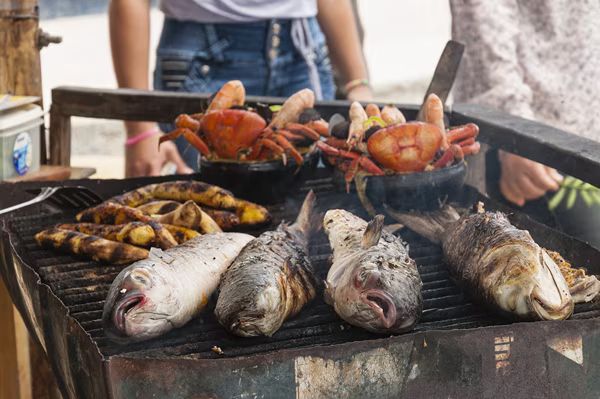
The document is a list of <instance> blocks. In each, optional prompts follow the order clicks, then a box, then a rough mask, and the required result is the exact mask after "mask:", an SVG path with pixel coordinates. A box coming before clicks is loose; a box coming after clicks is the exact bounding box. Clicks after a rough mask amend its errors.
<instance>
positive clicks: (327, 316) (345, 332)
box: [10, 179, 600, 358]
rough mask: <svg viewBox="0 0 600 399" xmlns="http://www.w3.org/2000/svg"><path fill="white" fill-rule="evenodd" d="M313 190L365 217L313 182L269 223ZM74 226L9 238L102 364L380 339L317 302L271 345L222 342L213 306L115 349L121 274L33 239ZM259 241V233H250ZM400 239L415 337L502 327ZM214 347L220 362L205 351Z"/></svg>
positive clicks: (424, 254) (322, 253) (320, 265)
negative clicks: (412, 271) (107, 314)
mask: <svg viewBox="0 0 600 399" xmlns="http://www.w3.org/2000/svg"><path fill="white" fill-rule="evenodd" d="M310 188H312V189H314V190H315V192H316V194H317V200H318V203H319V206H320V208H322V209H323V210H325V207H327V209H330V208H334V207H340V208H344V209H348V210H350V211H352V212H354V213H356V214H358V215H360V216H362V217H366V215H365V214H364V213H363V211H362V209H361V207H360V205H359V204H358V203H357V202H356V200H355V198H354V197H353V196H350V195H346V194H340V193H338V192H335V191H334V190H333V187H332V185H331V183H330V181H329V180H328V179H321V180H313V181H309V182H307V184H306V185H305V186H304V187H303V188H302V189H301V190H300V193H298V195H296V196H293V197H291V198H289V199H288V201H287V202H286V204H285V206H279V207H271V209H270V210H271V212H272V214H273V216H274V220H275V221H276V222H279V221H280V220H283V219H285V220H293V219H294V218H295V216H296V212H297V210H298V208H299V205H300V203H301V201H302V198H303V196H304V194H305V193H306V191H307V190H308V189H310ZM72 220H74V214H72V213H64V214H59V215H52V216H48V215H43V214H38V215H33V216H27V217H23V218H17V219H14V220H13V222H12V223H11V227H10V228H11V230H12V232H14V233H15V235H14V237H15V238H16V244H17V248H18V251H19V252H20V253H21V254H23V256H24V258H25V260H26V262H27V263H28V264H29V265H30V266H32V267H33V268H34V269H35V270H36V271H37V273H38V274H39V275H40V277H41V280H42V282H43V283H45V284H47V285H49V286H50V287H51V289H52V291H53V292H54V294H55V295H56V296H57V297H58V298H59V299H60V300H61V301H62V302H63V303H64V304H65V306H67V308H68V310H69V312H70V314H71V316H72V317H74V318H75V319H76V320H77V321H78V322H79V323H80V324H81V326H82V327H83V329H84V330H85V331H86V332H87V333H88V334H89V335H90V336H91V338H92V339H93V340H94V341H95V343H96V344H97V346H98V348H99V349H100V352H101V353H102V354H103V355H104V356H112V355H119V354H127V355H128V356H135V357H153V358H158V357H192V358H215V357H220V356H226V357H234V356H241V355H251V354H256V353H263V352H269V351H274V350H279V349H284V348H299V347H304V346H315V345H328V344H335V343H342V342H351V341H357V340H367V339H377V338H378V337H381V336H379V335H375V334H371V333H368V332H366V331H364V330H361V329H360V328H356V327H352V326H350V325H348V324H347V323H345V322H343V321H342V320H341V319H340V318H339V317H338V316H337V315H336V314H335V312H334V311H333V308H332V307H330V306H329V305H327V304H325V303H324V301H323V299H322V295H321V296H319V297H318V298H317V299H316V300H315V301H313V302H312V303H311V304H309V305H308V306H306V307H305V308H304V309H303V310H302V311H301V313H300V314H299V315H298V316H297V317H295V318H293V319H292V320H289V321H288V322H286V323H285V324H284V325H283V327H282V328H281V329H280V330H279V331H278V332H277V333H276V334H275V335H274V336H273V337H270V338H266V337H261V338H239V337H235V336H233V335H230V334H228V333H227V332H226V331H225V330H224V329H223V328H222V327H221V326H220V325H219V324H218V323H217V321H216V319H215V317H214V316H213V313H212V309H213V308H214V299H213V303H211V304H209V306H208V311H206V312H204V313H203V314H202V315H201V316H200V317H198V318H196V319H194V320H192V321H191V322H190V323H188V324H187V325H186V326H184V327H183V328H180V329H176V330H173V331H171V332H169V333H168V334H166V335H164V336H162V337H160V338H156V339H153V340H150V341H145V342H140V343H132V344H128V345H125V346H118V345H116V344H114V343H113V342H111V341H110V340H109V339H108V338H106V337H105V335H104V331H103V329H102V323H101V317H102V307H103V305H104V299H105V297H106V294H107V292H108V289H109V287H110V284H111V282H112V280H113V279H114V278H115V277H116V276H117V274H118V273H119V271H120V270H121V267H118V266H109V265H103V264H99V263H96V262H89V261H82V260H81V259H78V258H75V257H72V256H68V255H58V254H57V253H56V252H53V251H48V250H43V249H40V248H39V247H38V246H37V245H36V243H35V241H34V238H33V236H34V234H35V233H37V232H38V231H39V230H41V229H42V228H45V227H48V226H51V225H54V224H56V223H62V222H68V221H72ZM255 233H258V232H255ZM400 234H401V235H402V238H403V239H404V240H405V241H407V242H408V243H409V245H410V255H411V257H412V258H413V259H415V261H416V262H417V265H418V268H419V272H420V274H421V278H422V280H423V298H424V312H423V315H422V317H421V321H420V322H419V324H418V325H417V326H416V330H417V331H420V330H431V329H466V328H475V327H482V326H486V325H492V324H506V323H508V321H506V320H504V319H500V318H498V317H495V316H494V315H493V314H491V313H490V312H487V311H486V310H485V309H483V308H481V307H480V306H478V305H476V304H473V303H472V302H471V301H469V300H468V298H465V296H464V294H463V292H462V291H461V290H460V289H459V288H458V287H457V286H456V284H454V283H453V282H452V281H451V280H450V278H449V275H448V273H447V271H446V269H445V267H444V265H443V262H442V253H441V249H440V248H439V247H438V246H436V245H433V244H431V243H430V242H429V241H427V240H425V239H423V238H421V237H419V236H417V235H416V234H414V233H412V232H410V231H408V230H403V231H400ZM330 253H331V252H330V248H329V244H328V242H327V238H326V236H325V235H324V234H323V233H322V232H321V233H320V234H319V235H318V236H317V237H316V238H315V239H314V240H313V242H312V243H311V246H310V254H311V259H312V262H313V264H314V266H315V269H316V270H317V271H318V273H319V277H321V278H322V279H324V278H325V276H326V274H327V270H328V267H329V257H330ZM598 316H600V305H598V304H582V305H578V306H576V314H575V315H574V316H573V318H576V319H577V318H591V317H598ZM215 345H216V346H219V347H220V348H222V350H223V351H224V355H217V354H215V353H213V352H212V351H211V348H212V347H213V346H215Z"/></svg>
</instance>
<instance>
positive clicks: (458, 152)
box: [433, 144, 465, 169]
mask: <svg viewBox="0 0 600 399" xmlns="http://www.w3.org/2000/svg"><path fill="white" fill-rule="evenodd" d="M464 157H465V155H464V153H463V150H462V148H461V147H460V146H459V145H458V144H452V145H451V146H450V147H448V149H447V150H446V152H444V154H443V155H442V156H441V157H440V159H438V160H437V161H436V162H435V163H434V164H433V167H434V168H435V169H441V168H443V167H445V166H448V165H449V164H450V163H451V162H452V161H454V160H457V161H462V160H463V159H464Z"/></svg>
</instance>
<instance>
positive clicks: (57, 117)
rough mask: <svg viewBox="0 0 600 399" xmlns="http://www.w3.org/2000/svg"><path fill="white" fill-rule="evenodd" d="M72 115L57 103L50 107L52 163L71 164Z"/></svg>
mask: <svg viewBox="0 0 600 399" xmlns="http://www.w3.org/2000/svg"><path fill="white" fill-rule="evenodd" d="M71 115H73V114H68V113H65V112H63V109H62V108H61V107H59V106H58V105H57V104H54V103H52V105H51V107H50V140H49V141H50V164H51V165H62V166H69V165H71Z"/></svg>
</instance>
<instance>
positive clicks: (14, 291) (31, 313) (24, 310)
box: [0, 219, 106, 398]
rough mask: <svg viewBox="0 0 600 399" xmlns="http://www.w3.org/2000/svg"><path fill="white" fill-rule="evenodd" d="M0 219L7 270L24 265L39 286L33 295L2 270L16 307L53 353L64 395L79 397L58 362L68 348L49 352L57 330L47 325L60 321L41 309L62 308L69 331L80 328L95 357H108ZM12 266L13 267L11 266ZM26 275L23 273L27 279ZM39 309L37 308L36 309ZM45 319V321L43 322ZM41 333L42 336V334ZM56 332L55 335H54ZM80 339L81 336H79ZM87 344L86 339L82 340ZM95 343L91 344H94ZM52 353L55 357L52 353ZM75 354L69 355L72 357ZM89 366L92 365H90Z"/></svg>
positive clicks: (43, 345)
mask: <svg viewBox="0 0 600 399" xmlns="http://www.w3.org/2000/svg"><path fill="white" fill-rule="evenodd" d="M0 222H1V223H2V229H1V236H2V237H1V240H0V250H1V252H2V254H1V256H3V257H5V259H4V262H3V263H4V266H5V267H6V268H7V271H8V269H9V268H12V269H14V270H16V268H17V267H21V268H24V269H25V270H26V271H27V272H28V274H29V275H30V276H34V280H33V281H23V283H25V284H28V285H31V283H33V286H35V287H36V288H37V290H38V292H37V295H29V293H28V292H24V287H22V286H21V285H20V284H19V282H18V281H17V278H16V274H12V273H11V274H10V275H11V276H13V277H15V280H13V281H11V280H9V278H8V275H9V273H2V278H3V279H4V282H5V284H6V286H7V288H8V291H9V293H10V296H11V298H12V300H13V303H14V304H15V307H16V308H17V310H18V311H19V313H20V314H21V317H22V318H23V320H24V321H25V324H26V326H27V329H28V330H29V332H30V334H31V335H32V336H33V337H34V339H35V340H36V341H37V342H38V343H40V345H41V346H42V348H44V351H46V353H47V354H48V355H49V356H48V359H49V360H50V363H51V366H52V369H53V372H54V374H55V376H56V377H57V381H58V385H59V389H60V390H61V393H62V395H63V396H64V397H69V398H71V397H72V398H78V397H81V396H80V393H77V392H73V391H72V390H71V389H69V387H72V386H73V384H72V383H69V382H72V381H67V376H66V375H64V373H63V372H62V370H61V369H60V366H59V364H58V363H57V362H59V361H60V360H61V359H56V355H57V354H58V355H69V353H68V349H67V352H66V353H53V351H49V350H48V347H49V346H50V347H53V346H56V343H57V342H56V340H53V339H52V336H49V335H48V332H52V333H54V332H55V331H48V330H47V329H46V324H45V322H46V321H48V322H58V321H59V320H56V319H55V318H48V317H45V316H47V314H46V313H45V312H41V310H42V309H43V310H45V311H52V310H60V311H62V312H63V313H64V321H66V322H67V324H66V327H68V330H71V328H72V327H75V329H76V330H77V331H76V333H77V335H78V336H79V337H81V336H83V337H86V338H87V339H86V341H87V342H85V346H86V347H89V346H91V347H92V348H93V349H94V352H93V355H94V356H95V357H97V360H99V361H100V363H99V364H101V365H104V364H105V363H106V359H105V358H104V357H103V356H102V354H101V353H100V350H99V348H98V346H97V344H96V342H95V341H94V340H93V339H92V337H91V336H90V335H89V334H88V333H87V332H86V331H85V330H84V329H83V327H82V326H81V324H80V323H79V322H78V321H77V320H76V319H75V318H73V317H71V316H70V314H69V313H70V311H69V309H68V307H67V306H66V305H65V304H64V303H63V302H62V301H61V300H60V299H59V298H58V297H57V296H56V295H55V294H54V293H53V292H52V290H51V288H50V286H48V285H47V284H45V283H43V282H42V281H41V278H40V275H39V274H38V273H37V272H36V271H35V270H33V269H32V268H31V267H30V266H29V265H28V264H27V262H25V261H24V260H23V258H22V257H21V255H19V253H18V251H17V250H16V248H15V245H14V243H13V240H12V236H11V233H10V232H9V231H8V230H7V223H8V222H7V220H6V219H2V220H0ZM6 244H8V248H5V245H6ZM8 254H10V255H11V256H12V258H13V259H12V260H10V261H9V260H8V259H6V256H7V255H8ZM11 266H12V267H11ZM24 277H25V276H23V278H24ZM26 295H27V296H28V299H29V301H30V303H29V306H27V301H26V299H25V297H26ZM35 298H37V299H38V300H39V299H41V298H49V299H51V300H52V301H55V302H56V303H57V305H56V306H54V305H51V304H50V303H41V301H40V303H39V306H34V305H37V304H34V303H31V302H32V301H33V300H34V299H35ZM36 308H37V309H36ZM38 309H39V310H40V311H38V312H37V313H38V314H36V310H38ZM40 321H41V323H40ZM40 334H41V336H40ZM53 335H54V334H53ZM78 340H79V339H78ZM81 343H84V342H81ZM90 344H91V345H90ZM57 352H59V351H57ZM50 355H52V356H50ZM70 357H71V356H69V358H70ZM69 366H71V364H70V363H69ZM86 366H89V365H86ZM104 379H105V378H102V380H104ZM102 389H103V390H105V387H102ZM105 396H106V395H104V396H103V397H105Z"/></svg>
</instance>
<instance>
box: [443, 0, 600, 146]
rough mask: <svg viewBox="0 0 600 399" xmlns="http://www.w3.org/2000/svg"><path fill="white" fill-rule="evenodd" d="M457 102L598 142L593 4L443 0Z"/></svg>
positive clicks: (599, 56)
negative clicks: (457, 57) (455, 48)
mask: <svg viewBox="0 0 600 399" xmlns="http://www.w3.org/2000/svg"><path fill="white" fill-rule="evenodd" d="M450 4H451V9H452V18H453V22H452V26H453V37H454V38H455V39H456V40H458V41H461V42H463V43H464V44H465V45H466V49H465V56H464V58H463V62H462V64H461V67H460V73H459V78H458V80H457V82H456V83H457V84H456V87H455V90H454V94H455V99H456V101H461V102H472V103H480V104H483V105H488V106H491V107H494V108H497V109H501V110H504V111H506V112H509V113H513V114H516V115H519V116H522V117H524V118H528V119H537V120H540V121H542V122H545V123H548V124H550V125H553V126H555V127H557V128H559V129H563V130H567V131H570V132H572V133H575V134H578V135H580V136H585V137H587V138H590V139H594V140H600V95H599V93H600V2H599V1H589V0H588V1H583V0H450Z"/></svg>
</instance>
